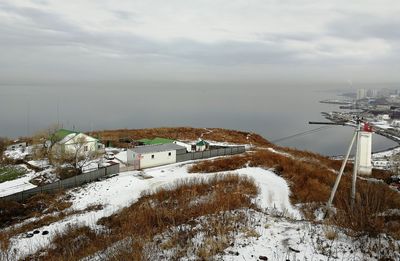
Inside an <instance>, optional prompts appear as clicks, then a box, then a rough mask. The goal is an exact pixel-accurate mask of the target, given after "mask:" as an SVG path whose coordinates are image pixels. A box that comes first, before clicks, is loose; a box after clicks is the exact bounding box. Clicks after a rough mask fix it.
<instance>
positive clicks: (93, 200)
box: [11, 164, 300, 257]
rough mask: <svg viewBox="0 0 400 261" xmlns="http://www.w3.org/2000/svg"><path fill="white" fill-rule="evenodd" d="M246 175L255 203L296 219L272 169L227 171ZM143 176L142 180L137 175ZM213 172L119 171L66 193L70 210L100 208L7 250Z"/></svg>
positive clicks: (35, 245) (41, 243)
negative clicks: (255, 192) (252, 183)
mask: <svg viewBox="0 0 400 261" xmlns="http://www.w3.org/2000/svg"><path fill="white" fill-rule="evenodd" d="M232 172H233V173H237V174H240V175H248V176H251V177H253V178H254V180H255V182H256V184H258V185H259V187H260V190H261V193H260V196H259V197H258V198H257V202H258V203H259V205H260V206H261V207H262V208H263V209H265V210H272V209H275V210H276V211H279V212H282V213H286V214H287V215H289V216H291V217H294V218H300V213H299V211H298V210H296V209H295V208H294V207H292V206H291V205H290V202H289V188H288V186H287V183H286V181H285V180H284V179H282V178H281V177H278V176H277V175H275V174H274V173H273V172H271V171H268V170H264V169H261V168H244V169H239V170H236V171H231V172H229V173H232ZM142 174H144V175H145V176H147V177H152V178H147V179H143V178H142V177H141V176H140V175H142ZM212 175H213V174H189V173H188V172H187V164H172V165H168V166H163V167H157V168H152V169H147V170H145V171H143V172H138V171H131V172H125V173H121V174H119V175H118V176H116V177H113V178H109V179H106V180H103V181H99V182H95V183H91V184H88V185H86V186H85V187H82V188H79V189H74V190H73V191H71V192H70V194H71V195H72V197H73V199H72V202H73V205H72V207H71V209H73V210H83V209H85V208H87V207H89V206H92V205H96V204H102V205H104V207H103V209H101V210H97V211H90V212H86V213H83V214H78V215H72V216H69V217H67V218H66V219H64V220H61V221H59V222H55V223H53V224H51V225H49V226H46V227H41V228H37V229H38V230H39V231H43V230H47V231H49V232H50V233H49V235H41V234H37V235H35V236H33V237H31V238H26V237H25V236H24V235H19V236H16V237H14V238H13V239H12V247H11V251H12V252H14V251H17V253H18V257H22V256H25V255H27V254H30V253H33V252H35V251H36V250H38V249H40V248H42V247H46V246H48V244H49V243H50V241H51V238H52V235H54V234H55V233H57V232H59V231H63V230H64V229H65V228H67V227H68V225H72V226H80V225H88V226H90V227H93V228H95V227H96V226H97V225H96V222H97V220H98V219H100V218H101V217H104V216H109V215H111V214H113V213H115V212H116V211H118V210H120V209H121V208H123V207H125V206H128V205H130V204H132V203H133V202H135V201H136V200H137V199H138V198H139V197H140V194H141V192H143V191H145V190H149V189H150V190H153V189H156V188H158V187H160V186H168V185H169V184H171V183H173V182H174V181H176V180H178V179H182V178H188V177H200V176H201V177H210V176H212Z"/></svg>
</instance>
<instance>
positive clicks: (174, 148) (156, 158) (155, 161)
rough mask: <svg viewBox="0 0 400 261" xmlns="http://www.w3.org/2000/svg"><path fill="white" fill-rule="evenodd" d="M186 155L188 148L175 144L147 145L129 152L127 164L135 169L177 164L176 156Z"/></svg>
mask: <svg viewBox="0 0 400 261" xmlns="http://www.w3.org/2000/svg"><path fill="white" fill-rule="evenodd" d="M184 153H186V148H185V147H183V146H179V145H177V144H174V143H166V144H156V145H147V146H139V147H135V148H131V149H128V150H127V163H128V165H133V166H134V168H135V169H144V168H150V167H157V166H163V165H167V164H172V163H176V155H178V154H184Z"/></svg>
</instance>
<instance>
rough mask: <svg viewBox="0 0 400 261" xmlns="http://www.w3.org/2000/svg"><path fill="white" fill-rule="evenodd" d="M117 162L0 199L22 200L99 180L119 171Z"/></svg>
mask: <svg viewBox="0 0 400 261" xmlns="http://www.w3.org/2000/svg"><path fill="white" fill-rule="evenodd" d="M119 172H120V171H119V164H118V163H117V164H113V165H110V166H108V167H103V168H99V169H97V170H94V171H91V172H86V173H83V174H81V175H77V176H74V177H71V178H67V179H63V180H59V181H57V182H54V183H51V184H47V185H44V186H40V187H36V188H32V189H28V190H24V191H21V192H17V193H14V194H11V195H8V196H5V197H2V198H0V200H15V201H23V200H25V199H27V198H29V197H32V196H34V195H36V194H39V193H55V192H57V191H60V190H63V189H69V188H74V187H78V186H81V185H82V184H85V183H89V182H92V181H95V180H99V179H101V178H104V177H106V176H108V175H111V174H116V173H119Z"/></svg>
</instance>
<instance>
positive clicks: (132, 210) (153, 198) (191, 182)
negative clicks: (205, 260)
mask: <svg viewBox="0 0 400 261" xmlns="http://www.w3.org/2000/svg"><path fill="white" fill-rule="evenodd" d="M257 194H258V188H257V187H256V186H255V184H254V182H253V181H252V180H251V179H249V178H246V177H239V176H237V175H224V176H216V177H213V178H209V179H199V178H195V179H194V178H191V179H187V180H181V181H179V182H177V183H176V184H175V185H173V186H172V187H170V188H168V189H167V188H162V189H159V190H157V191H156V192H155V193H151V192H147V193H144V194H143V195H142V197H141V198H140V199H139V201H138V202H136V203H134V204H132V205H131V206H129V207H127V208H124V209H123V210H122V211H120V212H119V213H117V214H115V215H112V216H110V217H106V218H103V219H101V220H100V221H99V224H101V225H103V226H105V227H107V228H108V229H109V233H108V234H100V235H99V234H96V233H94V232H93V231H89V230H88V229H87V228H82V229H81V230H76V229H75V230H70V231H67V232H66V233H64V234H60V235H59V237H57V238H56V240H55V241H54V242H53V246H54V250H53V249H47V250H46V254H45V255H44V256H41V257H40V259H43V260H79V259H80V258H82V257H84V256H88V255H92V254H94V253H95V252H96V251H99V250H104V249H106V248H107V247H108V246H110V245H112V244H113V243H115V242H119V241H120V240H123V239H126V238H131V239H132V241H131V242H130V243H129V247H128V248H126V247H124V249H125V250H124V251H122V250H121V251H117V253H114V255H112V258H111V260H141V259H142V258H143V256H142V254H143V252H142V251H143V247H144V246H145V245H146V243H149V242H151V241H152V239H153V237H154V236H155V235H158V234H161V233H163V232H164V231H166V230H167V229H168V228H170V227H176V226H178V225H180V224H188V223H191V222H193V220H194V219H196V218H198V217H202V216H206V215H213V214H216V213H221V212H223V211H229V210H234V209H240V208H256V207H255V205H253V203H252V198H254V197H255V196H256V195H257ZM216 228H218V226H216ZM219 228H222V226H219ZM77 237H79V238H82V240H81V241H79V242H78V243H77V242H76V240H75V238H77ZM218 244H220V246H221V248H222V247H223V246H224V244H222V243H221V242H219V243H218ZM61 249H62V250H61ZM218 249H219V248H218ZM213 251H217V250H215V249H214V250H213Z"/></svg>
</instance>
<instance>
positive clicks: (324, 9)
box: [0, 0, 400, 85]
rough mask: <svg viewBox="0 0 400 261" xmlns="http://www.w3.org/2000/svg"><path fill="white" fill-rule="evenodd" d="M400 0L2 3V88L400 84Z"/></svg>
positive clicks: (43, 0)
mask: <svg viewBox="0 0 400 261" xmlns="http://www.w3.org/2000/svg"><path fill="white" fill-rule="evenodd" d="M399 14H400V2H399V0H351V1H349V0H336V1H331V0H329V1H328V0H201V1H200V0H168V1H165V0H143V1H129V0H126V1H123V0H119V1H115V0H114V1H111V0H68V1H55V0H31V1H28V0H1V1H0V68H1V70H0V84H2V85H7V84H36V83H38V84H43V83H50V84H60V83H65V82H67V83H69V82H82V83H84V82H105V81H106V82H121V83H129V82H131V81H139V80H156V81H229V80H244V81H249V80H254V81H276V80H288V81H289V80H293V81H298V80H302V81H306V82H307V81H314V80H316V81H338V82H347V81H349V80H351V81H359V82H397V81H399V80H400V74H399V73H398V72H399V69H400V68H399V61H400V48H399V43H400V16H399Z"/></svg>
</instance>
